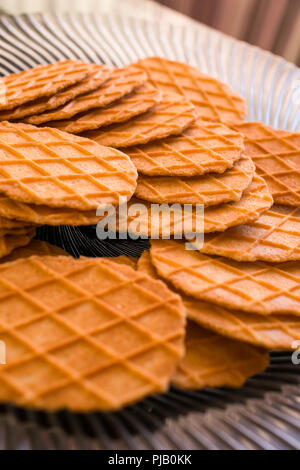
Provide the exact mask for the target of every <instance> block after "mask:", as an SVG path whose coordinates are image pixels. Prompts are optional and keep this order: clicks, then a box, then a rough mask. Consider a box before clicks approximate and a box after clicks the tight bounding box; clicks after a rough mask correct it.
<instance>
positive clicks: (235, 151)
mask: <svg viewBox="0 0 300 470" xmlns="http://www.w3.org/2000/svg"><path fill="white" fill-rule="evenodd" d="M243 150H244V143H243V137H242V136H241V135H240V134H239V133H236V132H234V131H232V130H231V129H229V128H228V127H226V126H224V125H222V124H214V123H204V122H202V121H201V120H200V119H197V120H196V121H195V122H194V123H193V124H192V125H191V126H189V127H188V129H186V130H185V131H184V132H183V133H182V134H181V135H179V136H175V137H169V138H168V139H164V140H161V141H158V142H150V143H149V144H145V145H141V146H139V147H131V148H128V149H126V151H125V152H126V153H127V155H129V156H130V158H131V159H132V161H133V163H134V164H135V166H136V168H137V170H138V172H139V173H141V174H144V175H149V176H156V175H157V176H196V175H203V174H205V173H213V172H215V173H223V172H224V171H225V170H227V169H228V168H230V167H231V166H232V165H233V163H234V162H236V161H237V160H238V159H239V158H240V156H241V153H242V151H243Z"/></svg>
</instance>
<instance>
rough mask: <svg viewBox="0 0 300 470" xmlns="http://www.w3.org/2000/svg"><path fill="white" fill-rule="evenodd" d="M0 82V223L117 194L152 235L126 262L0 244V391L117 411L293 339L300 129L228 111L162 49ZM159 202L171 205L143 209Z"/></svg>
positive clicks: (66, 212)
mask: <svg viewBox="0 0 300 470" xmlns="http://www.w3.org/2000/svg"><path fill="white" fill-rule="evenodd" d="M4 86H5V88H6V95H5V101H3V102H2V101H1V104H0V120H2V122H1V123H0V155H1V158H0V165H1V169H0V217H1V218H0V229H1V230H2V232H3V237H5V236H6V237H7V238H8V237H9V236H10V235H9V230H12V229H14V230H19V234H20V236H21V233H20V231H21V232H22V236H24V231H25V233H26V234H27V237H28V236H30V238H31V237H33V236H34V227H35V226H36V225H42V224H49V225H60V224H70V225H92V224H96V223H97V221H98V219H99V217H97V214H96V209H98V208H99V206H100V207H102V206H105V205H107V204H111V205H113V206H114V207H116V208H118V206H119V205H120V203H121V201H122V202H124V201H127V211H125V213H124V211H122V217H123V218H124V219H125V220H124V221H121V220H120V219H119V224H120V223H122V227H124V226H123V222H125V223H126V227H127V229H128V230H129V231H130V232H134V234H135V235H143V236H148V237H150V238H151V237H152V238H156V239H152V240H151V249H150V250H149V251H146V252H145V253H144V254H143V255H142V257H141V258H140V259H139V260H138V261H136V260H132V259H130V258H128V257H120V258H117V259H88V258H81V259H79V260H74V259H73V258H72V257H70V256H66V255H67V254H66V253H64V252H63V251H61V250H59V249H57V248H54V247H51V246H50V245H47V244H45V243H41V242H38V241H36V240H34V241H32V242H31V243H30V244H29V245H28V246H27V247H25V248H24V247H19V248H17V249H16V250H15V251H14V252H13V253H12V254H10V255H9V252H10V251H11V250H9V251H7V250H6V252H5V251H3V256H5V258H3V260H2V261H3V263H2V264H1V265H0V289H1V298H0V340H2V341H4V342H5V344H6V346H7V358H8V360H7V364H6V365H5V366H1V368H0V401H2V402H7V401H9V402H13V403H16V404H18V405H22V406H32V407H38V408H40V409H47V410H49V409H51V410H56V409H61V408H69V409H72V410H76V411H90V410H114V409H119V408H122V407H123V406H125V405H127V404H129V403H133V402H135V401H137V400H139V399H141V398H143V397H144V396H147V395H149V394H152V393H157V392H160V393H161V392H164V391H166V390H167V389H168V387H169V386H170V385H174V386H177V387H181V388H188V389H201V388H203V387H206V386H210V387H220V386H231V387H240V386H242V385H243V383H244V382H245V380H246V379H247V378H248V377H251V376H252V375H254V374H256V373H259V372H261V371H263V370H265V369H266V367H267V365H268V351H269V350H270V349H287V350H292V349H293V348H294V342H295V341H296V340H299V339H300V268H299V258H300V212H299V211H300V202H299V201H300V180H299V169H300V150H299V148H300V137H299V134H296V133H291V132H287V131H279V130H274V129H271V128H270V127H267V126H264V125H263V124H260V123H245V122H243V120H244V117H245V115H246V107H245V104H244V101H243V99H242V98H241V97H239V96H238V95H237V94H236V93H234V92H233V91H232V90H231V89H230V88H229V87H227V86H226V85H224V84H223V83H221V82H219V81H218V80H216V79H215V78H212V77H208V76H206V75H203V74H202V73H201V72H200V71H199V70H197V69H196V68H194V67H191V66H189V65H187V64H181V63H178V62H174V61H170V60H167V59H162V58H147V59H142V60H140V61H138V62H137V63H135V64H132V65H130V66H128V67H125V68H123V69H117V68H112V67H107V66H105V65H94V64H84V63H81V62H74V61H67V62H63V63H58V64H53V65H51V66H45V67H39V68H37V69H33V70H31V71H28V72H24V73H22V74H18V75H17V76H13V77H7V78H5V79H4ZM20 87H22V90H25V92H24V93H21V94H20ZM132 196H133V197H132ZM158 203H159V204H161V203H163V204H164V207H165V208H167V209H171V208H173V209H174V206H176V207H175V209H174V210H173V211H169V212H168V211H167V217H164V213H162V214H159V217H156V216H155V217H152V205H153V204H158ZM274 203H275V204H274ZM185 205H188V207H189V211H188V217H187V218H188V220H186V219H185V216H186V214H185V212H183V211H182V210H181V209H180V210H178V211H177V209H176V208H178V207H179V208H182V207H184V206H185ZM199 206H201V207H202V208H204V217H203V218H202V212H201V214H200V219H201V220H202V222H203V223H202V225H201V231H202V232H203V233H204V241H203V243H202V241H200V240H199V239H198V238H197V237H195V238H194V239H193V238H189V241H190V244H189V248H191V247H192V248H193V249H192V250H191V249H189V250H187V249H186V247H187V245H186V243H185V240H184V239H182V240H178V238H179V237H180V236H181V237H182V236H183V234H185V231H184V223H185V222H188V223H189V228H190V229H191V233H192V234H194V233H195V231H196V230H197V228H198V225H197V222H198V216H199V214H198V207H199ZM136 207H138V211H137V212H135V208H136ZM120 212H121V211H120ZM156 215H157V214H156ZM203 219H204V220H203ZM1 221H2V224H3V225H1ZM117 229H118V230H121V227H120V225H119V226H117ZM26 231H27V232H26ZM4 232H5V233H4ZM14 233H16V232H14ZM28 233H29V234H30V235H28ZM153 235H155V237H153ZM167 237H169V238H171V239H163V238H167ZM30 238H28V240H27V242H26V243H28V241H29V240H30ZM24 244H25V243H23V245H24ZM19 245H21V244H19ZM19 245H18V246H19ZM6 255H9V256H6ZM11 312H14V314H12V313H11Z"/></svg>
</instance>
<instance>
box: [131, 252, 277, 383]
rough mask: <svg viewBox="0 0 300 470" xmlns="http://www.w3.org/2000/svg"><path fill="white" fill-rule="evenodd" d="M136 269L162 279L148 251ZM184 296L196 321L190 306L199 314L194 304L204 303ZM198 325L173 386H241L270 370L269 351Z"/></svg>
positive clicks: (190, 331)
mask: <svg viewBox="0 0 300 470" xmlns="http://www.w3.org/2000/svg"><path fill="white" fill-rule="evenodd" d="M137 269H138V271H139V272H144V273H146V274H148V275H149V276H150V277H152V278H154V279H159V277H158V275H157V272H156V270H155V268H154V267H153V265H152V263H151V258H150V252H149V251H144V253H143V254H142V256H141V258H140V259H139V261H138V264H137ZM181 296H182V300H183V304H184V306H185V308H186V314H187V317H188V318H189V319H190V320H193V315H192V314H191V315H190V313H193V310H192V309H191V307H190V304H192V305H193V307H194V310H195V311H196V313H197V311H198V309H197V307H196V306H195V304H201V303H203V302H201V301H200V300H194V299H192V298H191V297H187V296H185V295H182V294H181ZM191 310H192V312H191ZM195 322H197V323H195ZM195 322H194V321H188V323H187V330H186V338H185V346H186V352H185V355H184V357H183V358H182V359H181V361H180V363H179V365H178V367H177V369H176V372H175V374H174V376H173V380H172V382H173V384H174V385H177V386H178V387H181V388H187V389H201V388H203V387H222V386H231V387H240V386H242V385H243V383H244V382H245V380H246V378H247V377H250V376H252V375H254V374H256V373H258V372H261V371H262V370H264V369H265V368H266V367H267V365H268V353H267V351H262V350H259V349H257V348H253V347H249V346H248V345H246V344H244V343H242V342H240V341H232V340H231V339H228V338H225V337H224V336H221V335H219V334H218V333H215V332H213V331H208V330H206V329H204V328H202V327H201V326H200V325H201V322H199V321H198V319H197V318H195ZM199 324H200V325H199Z"/></svg>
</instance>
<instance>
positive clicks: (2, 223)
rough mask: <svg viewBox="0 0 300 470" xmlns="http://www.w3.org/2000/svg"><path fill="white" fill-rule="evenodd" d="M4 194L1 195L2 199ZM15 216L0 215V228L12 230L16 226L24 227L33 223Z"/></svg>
mask: <svg viewBox="0 0 300 470" xmlns="http://www.w3.org/2000/svg"><path fill="white" fill-rule="evenodd" d="M2 197H3V196H1V194H0V199H1V198H2ZM14 218H15V217H14V216H12V217H9V218H6V217H5V216H3V217H2V216H0V229H1V230H2V229H8V230H12V229H15V228H23V227H25V226H28V225H32V224H31V223H26V222H24V221H22V220H13V219H14Z"/></svg>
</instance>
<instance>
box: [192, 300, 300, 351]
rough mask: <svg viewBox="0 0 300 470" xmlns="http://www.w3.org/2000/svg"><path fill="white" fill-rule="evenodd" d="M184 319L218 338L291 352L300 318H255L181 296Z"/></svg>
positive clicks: (281, 316) (279, 316)
mask: <svg viewBox="0 0 300 470" xmlns="http://www.w3.org/2000/svg"><path fill="white" fill-rule="evenodd" d="M184 305H185V307H186V310H187V316H188V318H190V319H191V320H194V321H195V322H197V323H199V324H200V325H202V326H204V327H206V328H209V329H210V330H212V331H215V332H216V333H219V334H221V335H224V336H227V337H230V338H234V339H237V340H240V341H246V342H247V343H251V344H255V345H257V346H261V347H264V348H267V349H273V350H275V349H277V350H278V349H281V350H282V349H286V350H293V349H294V342H295V341H299V339H300V317H299V316H294V315H287V314H285V315H268V316H266V315H264V316H263V315H259V314H255V313H248V312H242V311H241V310H238V311H235V310H229V309H227V308H223V307H220V306H218V305H215V304H211V303H208V302H203V301H201V300H197V299H192V298H191V297H184Z"/></svg>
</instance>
